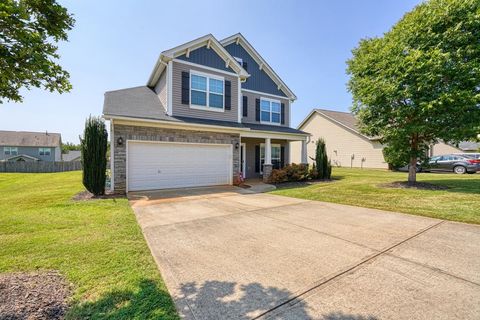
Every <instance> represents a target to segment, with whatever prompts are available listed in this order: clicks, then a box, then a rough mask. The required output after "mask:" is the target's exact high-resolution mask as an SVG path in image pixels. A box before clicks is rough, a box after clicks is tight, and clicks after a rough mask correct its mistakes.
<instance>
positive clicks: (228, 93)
mask: <svg viewBox="0 0 480 320" xmlns="http://www.w3.org/2000/svg"><path fill="white" fill-rule="evenodd" d="M231 109H232V83H231V82H230V81H228V80H225V110H231Z"/></svg>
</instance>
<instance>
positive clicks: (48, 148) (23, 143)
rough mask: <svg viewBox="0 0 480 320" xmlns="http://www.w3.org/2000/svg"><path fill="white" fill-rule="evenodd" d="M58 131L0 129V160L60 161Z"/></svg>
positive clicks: (60, 140)
mask: <svg viewBox="0 0 480 320" xmlns="http://www.w3.org/2000/svg"><path fill="white" fill-rule="evenodd" d="M61 146H62V138H61V135H60V134H59V133H50V132H25V131H0V161H60V160H61V155H62V152H61Z"/></svg>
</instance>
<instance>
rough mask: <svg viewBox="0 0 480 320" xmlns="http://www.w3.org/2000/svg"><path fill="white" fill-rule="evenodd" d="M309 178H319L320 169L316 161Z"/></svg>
mask: <svg viewBox="0 0 480 320" xmlns="http://www.w3.org/2000/svg"><path fill="white" fill-rule="evenodd" d="M308 178H309V179H313V180H315V179H318V170H317V166H316V165H315V163H313V166H312V169H310V171H309V172H308Z"/></svg>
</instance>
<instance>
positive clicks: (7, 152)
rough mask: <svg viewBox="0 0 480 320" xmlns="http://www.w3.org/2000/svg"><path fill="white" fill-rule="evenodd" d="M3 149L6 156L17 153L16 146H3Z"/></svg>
mask: <svg viewBox="0 0 480 320" xmlns="http://www.w3.org/2000/svg"><path fill="white" fill-rule="evenodd" d="M3 151H4V153H5V155H6V156H16V155H18V148H17V147H4V148H3Z"/></svg>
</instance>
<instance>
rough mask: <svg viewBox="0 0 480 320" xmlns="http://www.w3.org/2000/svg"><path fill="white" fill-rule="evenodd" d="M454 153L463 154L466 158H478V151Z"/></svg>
mask: <svg viewBox="0 0 480 320" xmlns="http://www.w3.org/2000/svg"><path fill="white" fill-rule="evenodd" d="M454 155H458V156H464V157H467V158H474V159H480V153H454Z"/></svg>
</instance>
